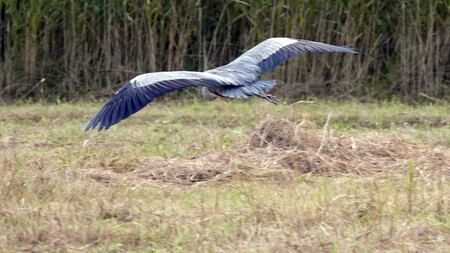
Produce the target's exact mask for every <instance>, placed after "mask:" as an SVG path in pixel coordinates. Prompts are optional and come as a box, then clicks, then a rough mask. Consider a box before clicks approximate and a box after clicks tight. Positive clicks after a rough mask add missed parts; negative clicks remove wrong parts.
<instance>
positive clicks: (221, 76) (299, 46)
mask: <svg viewBox="0 0 450 253" xmlns="http://www.w3.org/2000/svg"><path fill="white" fill-rule="evenodd" d="M321 52H343V53H357V52H356V51H355V50H354V49H353V48H351V47H347V46H334V45H329V44H325V43H321V42H315V41H308V40H299V39H290V38H270V39H267V40H265V41H263V42H261V43H260V44H258V45H256V46H255V47H253V48H252V49H250V50H248V51H247V52H245V53H244V54H242V55H241V56H239V57H238V58H236V59H235V60H234V61H232V62H230V63H229V64H227V65H224V66H220V67H218V68H214V69H210V70H207V71H205V72H195V71H166V72H155V73H147V74H143V75H139V76H136V77H135V78H133V79H131V80H130V81H128V82H127V83H125V85H124V86H122V88H120V89H119V90H118V91H117V92H116V93H115V94H114V96H113V97H112V98H111V99H109V100H108V101H107V102H106V104H105V105H104V106H103V107H102V108H101V109H100V111H99V112H97V113H96V114H95V115H94V116H93V117H92V118H91V119H90V120H89V121H88V122H87V124H86V131H88V130H92V129H94V128H96V127H97V126H98V130H99V131H101V130H102V129H105V130H106V129H108V128H109V127H111V126H112V125H114V124H117V123H118V122H119V121H121V120H123V119H126V118H128V117H129V116H130V115H132V114H133V113H135V112H137V111H139V110H140V109H142V108H143V107H145V106H146V105H147V104H149V103H150V102H152V101H153V99H155V98H156V97H158V96H161V95H163V94H165V93H167V92H171V91H175V90H178V89H182V88H186V87H193V86H201V87H202V95H203V97H205V98H207V99H211V100H212V99H214V98H215V97H227V98H243V99H245V98H248V97H251V96H257V97H261V98H264V99H267V100H268V101H270V102H272V103H275V104H277V103H278V101H277V100H276V98H275V97H273V96H272V95H270V94H268V92H269V91H270V90H271V89H272V88H273V87H274V86H275V84H276V81H275V80H269V79H257V78H258V77H259V76H260V75H261V74H263V73H266V72H268V71H271V70H272V69H274V68H276V67H277V66H278V65H280V64H281V63H283V62H285V61H286V60H288V59H289V58H292V57H294V56H297V55H300V54H304V53H321Z"/></svg>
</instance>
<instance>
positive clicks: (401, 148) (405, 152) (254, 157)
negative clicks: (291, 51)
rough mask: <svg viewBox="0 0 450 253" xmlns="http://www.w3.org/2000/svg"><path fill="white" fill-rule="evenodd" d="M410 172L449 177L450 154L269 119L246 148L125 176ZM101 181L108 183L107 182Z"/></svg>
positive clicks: (180, 180)
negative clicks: (412, 170) (335, 133)
mask: <svg viewBox="0 0 450 253" xmlns="http://www.w3.org/2000/svg"><path fill="white" fill-rule="evenodd" d="M411 168H412V169H414V172H415V173H419V174H420V175H421V176H424V177H432V176H434V175H445V176H449V175H450V169H449V168H450V154H449V153H448V152H445V150H441V149H440V148H439V147H431V146H426V145H419V144H416V143H412V142H408V141H405V140H402V139H399V138H398V137H396V136H395V135H393V134H391V133H384V132H383V133H382V132H369V133H367V134H365V135H362V136H360V137H354V136H346V135H334V134H333V132H332V131H329V130H328V129H327V125H325V126H324V127H323V128H320V127H318V126H316V125H314V124H312V123H310V122H306V121H304V122H300V123H294V122H290V121H288V120H280V119H266V120H264V121H262V122H261V124H260V125H259V126H258V127H257V128H256V129H255V130H254V131H253V133H252V134H251V136H250V137H249V140H248V141H247V143H246V144H245V145H244V146H243V147H240V148H237V149H234V150H230V151H225V152H220V153H212V154H205V155H201V156H197V157H191V158H184V157H177V158H172V159H167V158H163V157H151V158H149V160H147V161H146V162H145V163H143V164H140V165H137V167H136V168H135V169H134V170H132V171H128V172H125V174H127V175H126V176H127V178H128V179H131V180H138V181H141V180H150V181H159V182H165V183H172V184H178V185H192V184H197V183H199V182H205V181H217V180H220V181H222V180H232V179H248V178H257V179H264V178H270V179H286V178H291V177H292V176H294V175H298V174H299V173H311V174H322V175H330V176H333V175H339V174H347V173H353V174H359V175H373V174H376V173H380V175H381V174H382V173H386V172H388V173H387V174H386V175H389V173H406V172H407V171H408V170H409V169H411ZM108 175H109V176H108V177H109V178H112V175H111V174H110V173H108ZM122 176H123V175H122ZM94 177H98V175H94ZM100 178H102V180H103V181H105V180H104V179H105V178H104V176H103V177H100ZM106 181H108V180H106Z"/></svg>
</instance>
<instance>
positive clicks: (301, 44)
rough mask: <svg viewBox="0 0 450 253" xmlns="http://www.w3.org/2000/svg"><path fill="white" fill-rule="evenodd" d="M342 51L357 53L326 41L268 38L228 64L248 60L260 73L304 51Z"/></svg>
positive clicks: (346, 47) (349, 48)
mask: <svg viewBox="0 0 450 253" xmlns="http://www.w3.org/2000/svg"><path fill="white" fill-rule="evenodd" d="M321 52H329V53H330V52H343V53H357V52H356V51H355V50H354V49H353V48H351V47H348V46H334V45H330V44H326V43H321V42H315V41H309V40H299V39H291V38H270V39H267V40H265V41H263V42H261V43H259V44H258V45H256V46H255V47H253V48H252V49H250V50H248V51H247V52H245V53H244V54H242V55H241V56H239V57H238V58H237V59H235V60H234V61H232V62H231V63H230V64H229V65H234V64H238V65H239V64H240V63H241V62H242V63H243V62H248V61H249V59H251V60H252V61H253V64H255V65H257V66H259V67H260V68H261V73H260V74H262V73H265V72H268V71H271V70H272V69H274V68H275V67H277V66H278V65H280V64H281V63H283V62H285V61H286V60H288V59H289V58H292V57H294V56H297V55H300V54H304V53H321Z"/></svg>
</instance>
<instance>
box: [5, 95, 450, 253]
mask: <svg viewBox="0 0 450 253" xmlns="http://www.w3.org/2000/svg"><path fill="white" fill-rule="evenodd" d="M255 106H256V107H257V108H258V111H255V110H254V108H255ZM388 106H391V107H393V108H394V109H392V112H390V111H389V110H388V109H387V108H388V107H385V106H380V107H379V108H378V109H373V108H376V107H372V106H370V105H369V106H367V107H365V106H363V105H361V107H360V110H359V112H358V113H359V114H358V115H356V114H353V113H352V112H350V111H349V110H347V109H344V108H346V107H348V105H339V104H335V105H334V106H331V107H332V112H339V113H340V114H342V115H345V114H346V112H347V114H348V116H350V118H352V117H353V118H354V119H355V120H354V121H352V122H348V124H347V125H342V122H341V123H339V122H337V118H333V117H334V116H333V113H332V114H331V116H330V117H329V118H328V120H326V115H329V113H330V112H327V110H328V109H329V108H330V106H329V105H327V104H323V105H321V104H316V105H313V106H311V107H308V106H307V105H305V106H304V107H303V108H302V113H298V114H295V113H293V112H294V111H291V109H292V108H291V109H288V110H279V108H275V107H272V106H270V105H266V104H264V103H261V104H260V103H259V102H258V103H236V104H234V103H233V104H231V103H225V102H223V101H216V102H214V103H209V104H200V105H198V104H196V103H194V104H182V105H176V106H168V107H166V108H163V107H157V106H155V107H149V108H146V110H145V111H143V112H142V113H140V114H139V115H136V116H134V117H132V118H130V119H129V120H128V121H125V122H123V124H122V123H121V124H119V125H118V126H116V127H113V128H112V129H111V131H108V132H104V133H100V134H99V133H89V134H84V133H82V132H81V129H80V127H79V126H80V125H81V123H82V121H84V120H85V119H86V118H87V117H88V116H90V115H91V113H92V112H93V111H94V110H95V109H96V108H90V107H89V105H87V106H86V105H66V104H64V105H59V106H54V105H43V106H38V105H22V106H9V107H2V113H1V115H2V116H1V118H0V126H1V128H0V129H1V130H0V134H1V135H0V137H1V142H0V153H1V154H2V156H1V158H0V173H1V175H2V177H0V196H1V198H2V200H3V201H2V202H0V251H1V252H17V251H24V252H42V251H52V252H54V251H58V252H80V251H81V252H106V251H108V252H130V251H135V252H195V251H197V252H236V251H241V252H242V251H244V252H298V251H300V252H351V251H353V252H392V251H399V252H448V251H449V250H450V219H449V211H450V206H449V200H450V199H449V197H448V196H450V189H449V186H448V181H449V177H450V166H449V165H450V164H449V163H450V162H449V161H450V159H449V158H450V152H449V151H448V147H449V146H448V143H449V142H448V139H447V138H448V137H449V135H448V132H449V129H448V126H446V125H445V124H441V125H439V126H433V125H431V124H429V125H420V124H419V121H418V122H417V124H418V125H416V126H414V127H411V126H405V125H404V124H402V122H401V121H399V122H395V121H393V123H395V124H394V125H390V126H389V127H388V128H364V127H362V126H359V127H355V126H356V125H358V124H359V123H361V122H368V121H371V120H372V122H371V124H370V125H377V124H376V122H377V121H378V120H380V119H382V117H381V116H380V117H378V116H376V117H375V116H374V115H377V114H384V115H385V116H386V117H388V118H390V117H392V115H393V114H394V113H398V112H399V111H402V112H404V113H405V114H404V117H403V118H402V119H398V120H408V119H409V118H417V117H421V121H423V122H425V121H427V120H428V122H434V121H435V119H436V118H438V117H440V118H442V115H443V114H442V113H438V112H439V111H441V112H442V110H446V109H445V108H444V109H439V108H438V107H439V106H436V107H432V106H428V107H422V108H415V109H413V108H408V107H402V106H399V105H395V104H390V105H388ZM395 107H396V108H395ZM199 108H203V109H204V110H199ZM205 108H206V109H205ZM365 108H370V112H372V114H367V113H366V112H367V111H366V109H365ZM399 108H403V109H399ZM161 110H164V113H161ZM380 111H383V113H380ZM217 115H220V117H218V116H217ZM266 115H268V116H266ZM296 115H297V116H296ZM318 115H325V117H324V118H321V117H319V116H318ZM334 115H336V113H334ZM408 117H409V118H408ZM316 118H317V119H318V118H321V119H320V121H319V120H315V119H316ZM392 119H394V117H392ZM444 121H445V119H444ZM158 122H159V123H158ZM323 122H325V123H323ZM358 122H359V123H358ZM338 123H339V124H338ZM362 124H364V123H362ZM155 125H157V126H158V127H155ZM418 132H420V134H419V133H418ZM422 136H427V137H429V138H422ZM155 146H158V147H157V148H156V147H155Z"/></svg>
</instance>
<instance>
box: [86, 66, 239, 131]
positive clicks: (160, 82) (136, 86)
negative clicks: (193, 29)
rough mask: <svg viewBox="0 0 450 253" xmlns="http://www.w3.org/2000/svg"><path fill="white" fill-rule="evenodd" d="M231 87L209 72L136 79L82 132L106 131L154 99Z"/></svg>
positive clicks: (111, 100)
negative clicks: (196, 89)
mask: <svg viewBox="0 0 450 253" xmlns="http://www.w3.org/2000/svg"><path fill="white" fill-rule="evenodd" d="M223 85H234V84H233V83H232V82H230V80H229V79H227V78H224V77H220V76H217V75H214V74H210V73H202V72H191V71H169V72H156V73H148V74H143V75H140V76H137V77H135V78H133V79H131V80H130V81H129V82H127V83H126V84H125V85H124V86H122V88H120V89H119V90H118V91H117V92H116V93H115V94H114V96H113V97H112V98H110V99H109V100H108V102H106V104H105V105H104V106H103V107H102V109H100V111H98V112H97V113H96V114H95V115H94V116H93V117H92V118H91V119H90V120H89V121H88V122H87V124H86V129H85V131H89V130H92V129H94V128H96V127H97V125H98V130H99V131H101V130H102V129H105V130H106V129H108V128H109V127H110V126H112V125H114V124H117V123H118V122H119V121H121V120H123V119H126V118H128V117H129V116H130V115H131V114H133V113H135V112H137V111H139V110H140V109H142V108H143V107H145V106H146V105H147V104H149V103H150V102H152V101H153V99H155V98H156V97H158V96H161V95H163V94H165V93H168V92H171V91H174V90H178V89H182V88H185V87H192V86H206V87H218V86H223Z"/></svg>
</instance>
